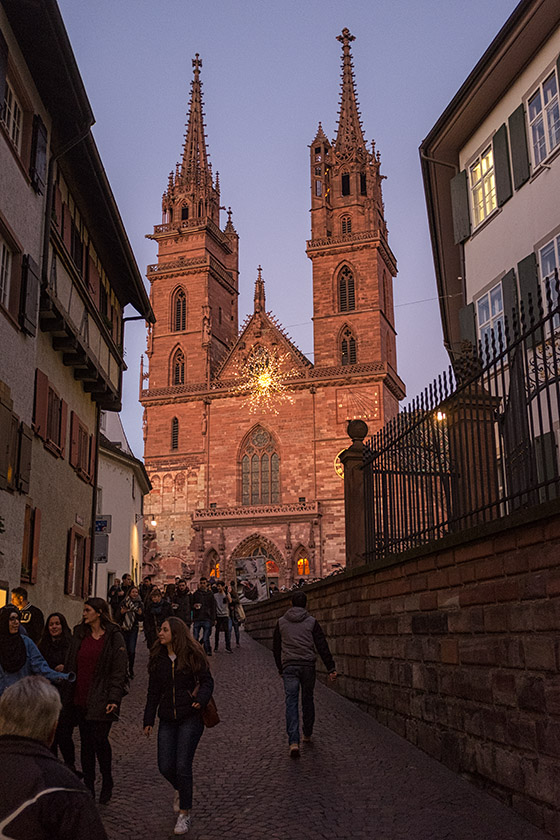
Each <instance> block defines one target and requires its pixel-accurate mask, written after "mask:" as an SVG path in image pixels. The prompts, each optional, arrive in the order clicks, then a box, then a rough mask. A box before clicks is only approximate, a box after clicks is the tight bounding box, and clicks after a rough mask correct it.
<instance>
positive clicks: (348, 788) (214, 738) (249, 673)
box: [101, 634, 548, 840]
mask: <svg viewBox="0 0 560 840" xmlns="http://www.w3.org/2000/svg"><path fill="white" fill-rule="evenodd" d="M241 644H242V646H241V648H237V649H236V648H234V653H233V655H232V656H230V655H228V654H226V653H225V652H223V651H221V652H219V653H218V654H217V655H216V654H215V655H214V656H213V657H212V660H211V662H212V670H213V674H214V677H215V680H216V692H215V697H216V701H217V704H218V708H219V711H220V716H221V718H222V723H221V724H220V725H219V726H218V727H216V728H215V729H213V730H207V731H206V732H205V733H204V735H203V737H202V740H201V742H200V745H199V748H198V752H197V754H196V758H195V763H194V779H195V789H194V807H193V828H192V830H191V833H190V834H189V835H188V836H189V837H193V838H195V840H222V838H223V840H323V838H329V840H332V838H340V840H349V839H350V838H352V840H445V839H446V838H449V840H451V838H452V840H485V838H488V840H513V838H515V840H545V838H546V837H548V835H545V834H544V833H543V832H541V831H539V830H538V829H536V828H534V827H532V826H531V825H529V824H528V823H527V822H525V821H524V820H522V819H521V818H520V817H518V816H517V815H516V814H514V813H513V812H512V811H510V810H509V809H507V808H506V807H504V806H503V805H501V804H500V803H499V802H498V801H496V800H494V799H493V798H491V797H489V796H487V795H486V794H484V793H483V792H481V791H479V790H478V789H477V788H475V787H474V786H472V785H471V784H469V783H468V782H466V781H464V780H463V779H461V778H459V777H458V776H456V775H454V774H453V773H451V772H450V771H449V770H447V769H446V768H445V767H443V766H442V765H440V764H438V763H437V762H435V761H434V760H432V759H431V758H429V757H428V756H426V755H425V754H424V753H422V752H420V751H419V750H417V749H416V748H414V747H413V746H411V745H409V744H408V743H407V742H406V741H404V740H402V739H401V738H399V737H398V736H396V735H394V734H393V733H392V732H390V731H389V730H387V729H385V728H383V727H382V726H380V725H379V724H377V723H376V722H375V721H374V720H373V719H372V718H370V717H369V716H368V715H366V714H365V713H363V712H361V711H360V710H359V709H357V708H356V707H355V706H354V705H353V704H352V703H351V702H350V701H348V700H346V699H344V698H342V697H339V696H338V695H337V694H336V692H335V691H332V690H330V689H329V688H326V687H324V686H323V685H319V684H318V685H317V690H316V705H317V724H316V729H315V734H314V743H313V744H312V745H310V746H306V747H304V748H302V756H301V759H300V760H299V761H293V760H290V758H289V756H288V748H287V740H286V735H285V731H284V708H283V691H282V681H281V680H280V678H279V677H278V675H277V672H276V668H275V666H274V661H273V658H272V654H271V653H270V652H269V651H268V650H266V649H265V648H264V647H262V646H261V645H259V644H258V643H257V642H254V641H253V640H252V639H250V638H248V637H247V636H246V635H244V634H243V635H242V638H241ZM146 662H147V655H146V647H145V644H144V641H143V637H142V636H141V637H140V639H139V643H138V659H137V674H138V676H137V677H136V679H135V680H134V682H133V687H132V690H131V693H130V694H129V695H128V697H127V698H125V701H124V702H123V707H122V719H121V721H120V723H118V724H115V725H114V727H113V730H112V743H113V748H114V776H115V791H114V795H113V799H112V801H111V803H110V805H108V806H105V807H101V812H102V816H103V819H104V822H105V825H106V827H107V831H108V834H109V837H110V838H111V840H133V838H134V840H167V838H170V837H173V836H174V835H173V827H174V824H175V817H174V814H173V811H172V801H173V791H172V790H171V788H170V786H169V784H168V783H167V782H166V781H165V780H164V779H163V778H162V777H161V776H160V775H159V773H158V770H157V762H156V738H155V737H153V736H152V738H151V739H150V741H147V740H146V739H145V738H144V737H143V735H142V730H141V724H142V712H143V706H144V700H145V695H146V683H147V678H146Z"/></svg>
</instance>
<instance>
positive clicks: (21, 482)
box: [17, 423, 33, 493]
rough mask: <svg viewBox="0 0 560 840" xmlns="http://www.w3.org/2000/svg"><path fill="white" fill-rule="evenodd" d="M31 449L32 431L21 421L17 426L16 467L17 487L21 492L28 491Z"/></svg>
mask: <svg viewBox="0 0 560 840" xmlns="http://www.w3.org/2000/svg"><path fill="white" fill-rule="evenodd" d="M32 449H33V432H32V430H31V429H30V428H29V426H26V425H25V423H21V424H20V427H19V451H18V468H17V489H18V490H19V491H20V492H21V493H29V482H30V479H31V453H32Z"/></svg>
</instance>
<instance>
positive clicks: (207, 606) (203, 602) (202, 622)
mask: <svg viewBox="0 0 560 840" xmlns="http://www.w3.org/2000/svg"><path fill="white" fill-rule="evenodd" d="M192 612H193V621H194V625H193V636H194V638H195V639H196V641H197V642H198V641H200V633H201V632H202V645H203V647H204V650H205V651H206V655H207V656H212V645H211V644H210V634H211V632H212V625H213V624H214V622H215V621H216V602H215V600H214V593H213V592H212V591H211V590H210V589H209V588H208V578H205V577H201V578H200V583H199V586H198V589H197V590H196V591H195V592H193V596H192Z"/></svg>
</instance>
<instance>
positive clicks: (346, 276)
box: [338, 266, 356, 312]
mask: <svg viewBox="0 0 560 840" xmlns="http://www.w3.org/2000/svg"><path fill="white" fill-rule="evenodd" d="M338 308H339V311H340V312H349V311H350V310H352V309H355V308H356V294H355V289H354V275H353V274H352V272H351V271H350V269H349V268H348V267H347V266H344V268H343V269H341V272H340V274H339V275H338Z"/></svg>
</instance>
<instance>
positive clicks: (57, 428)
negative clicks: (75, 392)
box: [47, 386, 63, 449]
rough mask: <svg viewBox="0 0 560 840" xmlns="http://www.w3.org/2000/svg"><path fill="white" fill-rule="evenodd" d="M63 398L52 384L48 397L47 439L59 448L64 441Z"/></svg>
mask: <svg viewBox="0 0 560 840" xmlns="http://www.w3.org/2000/svg"><path fill="white" fill-rule="evenodd" d="M62 405H63V404H62V400H61V398H60V397H59V396H58V394H57V393H56V391H54V390H53V389H52V388H51V387H50V386H49V393H48V397H47V440H48V441H49V442H50V443H52V444H54V446H55V447H56V448H57V449H60V448H61V443H62V437H63V435H62V414H63V408H62Z"/></svg>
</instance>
